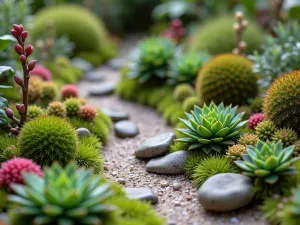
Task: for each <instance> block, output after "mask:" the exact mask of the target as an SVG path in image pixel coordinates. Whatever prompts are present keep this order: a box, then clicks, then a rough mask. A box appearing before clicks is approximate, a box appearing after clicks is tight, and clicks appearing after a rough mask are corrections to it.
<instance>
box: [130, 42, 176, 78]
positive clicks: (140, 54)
mask: <svg viewBox="0 0 300 225" xmlns="http://www.w3.org/2000/svg"><path fill="white" fill-rule="evenodd" d="M174 52H175V44H174V43H173V42H172V41H170V40H165V39H163V38H150V39H147V40H145V41H143V42H141V43H140V44H139V45H138V47H137V48H136V50H135V51H134V53H133V56H132V59H131V62H130V63H129V70H130V71H129V73H128V77H129V78H131V79H138V80H139V81H140V82H141V83H144V82H146V81H148V80H151V79H153V78H159V79H165V78H166V76H167V69H168V64H169V60H170V59H171V58H172V57H173V55H174Z"/></svg>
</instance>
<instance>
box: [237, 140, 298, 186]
mask: <svg viewBox="0 0 300 225" xmlns="http://www.w3.org/2000/svg"><path fill="white" fill-rule="evenodd" d="M246 149H247V152H246V154H244V155H243V156H242V158H243V160H237V161H235V164H236V165H237V166H238V167H240V168H241V169H243V170H244V171H245V172H243V174H244V175H246V176H249V177H255V178H263V179H264V182H265V183H267V184H275V183H276V182H277V181H278V180H279V177H280V176H281V175H282V176H283V175H293V174H296V173H297V171H296V169H295V168H294V167H293V166H292V164H293V163H294V162H295V161H296V160H298V158H292V154H293V151H294V146H293V145H291V146H289V147H287V148H283V144H282V143H281V142H277V143H272V142H269V141H267V142H262V141H258V142H257V144H256V146H255V147H253V146H250V145H248V146H247V147H246Z"/></svg>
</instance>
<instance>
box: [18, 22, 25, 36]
mask: <svg viewBox="0 0 300 225" xmlns="http://www.w3.org/2000/svg"><path fill="white" fill-rule="evenodd" d="M19 28H20V34H22V32H23V30H24V27H23V25H22V24H20V25H19Z"/></svg>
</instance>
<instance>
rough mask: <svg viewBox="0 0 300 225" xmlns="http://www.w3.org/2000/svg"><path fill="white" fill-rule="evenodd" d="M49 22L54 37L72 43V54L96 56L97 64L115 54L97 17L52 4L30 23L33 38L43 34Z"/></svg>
mask: <svg viewBox="0 0 300 225" xmlns="http://www.w3.org/2000/svg"><path fill="white" fill-rule="evenodd" d="M49 22H52V23H53V26H54V29H55V32H56V34H57V35H58V36H62V35H64V36H67V37H68V38H69V39H70V41H71V42H73V43H74V44H75V51H76V53H81V54H87V53H95V54H96V53H97V54H98V57H99V60H98V62H99V61H101V59H109V58H111V57H112V56H113V55H114V54H115V49H114V46H113V44H112V43H111V41H110V39H109V37H108V35H107V33H106V30H105V28H104V26H103V24H102V23H101V21H100V20H99V18H97V17H96V16H95V15H93V14H92V13H91V12H90V11H88V10H86V9H84V8H82V7H80V6H78V5H72V4H65V5H55V6H51V7H46V8H45V9H43V10H41V11H40V12H39V13H38V14H37V15H36V17H35V20H34V29H33V30H32V35H33V37H34V39H37V38H38V37H39V36H40V35H41V34H43V33H44V32H45V30H46V28H47V26H46V25H47V23H49ZM75 28H76V29H75ZM86 37H88V38H86Z"/></svg>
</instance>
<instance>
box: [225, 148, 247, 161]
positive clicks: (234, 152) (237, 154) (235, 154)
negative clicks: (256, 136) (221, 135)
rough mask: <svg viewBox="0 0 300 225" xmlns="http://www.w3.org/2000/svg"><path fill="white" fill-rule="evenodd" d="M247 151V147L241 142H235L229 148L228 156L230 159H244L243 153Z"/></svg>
mask: <svg viewBox="0 0 300 225" xmlns="http://www.w3.org/2000/svg"><path fill="white" fill-rule="evenodd" d="M245 153H246V147H245V146H244V145H241V144H235V145H232V146H231V147H229V148H228V150H227V152H226V157H227V159H228V160H230V161H232V162H233V161H235V160H239V159H242V155H243V154H245Z"/></svg>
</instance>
